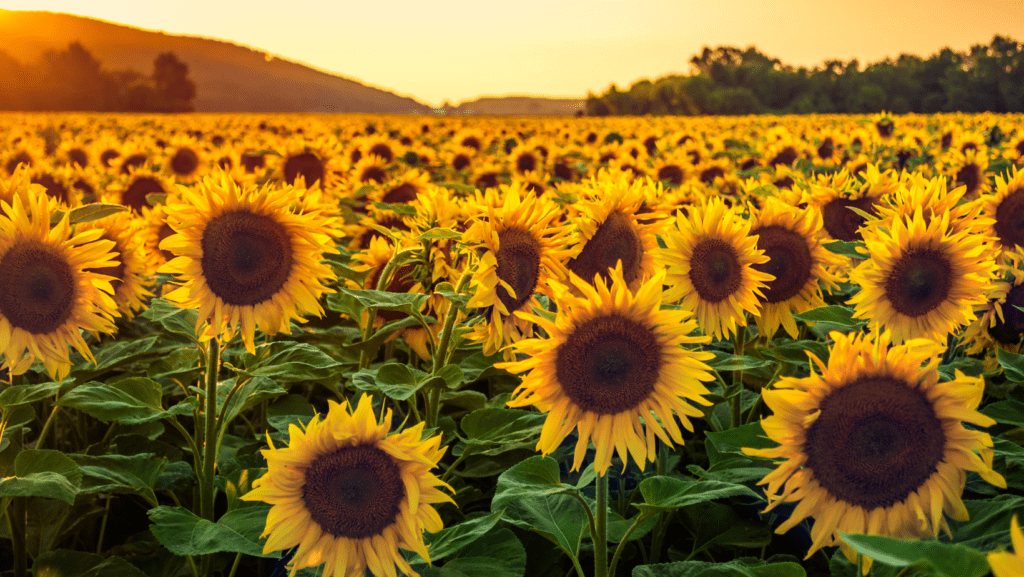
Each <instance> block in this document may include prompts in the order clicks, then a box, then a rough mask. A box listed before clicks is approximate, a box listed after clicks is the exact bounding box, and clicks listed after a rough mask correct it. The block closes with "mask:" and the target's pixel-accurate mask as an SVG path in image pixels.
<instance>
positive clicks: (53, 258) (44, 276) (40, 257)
mask: <svg viewBox="0 0 1024 577" xmlns="http://www.w3.org/2000/svg"><path fill="white" fill-rule="evenodd" d="M0 271H3V272H2V273H0V315H3V316H4V317H5V318H6V319H7V320H8V322H10V323H11V325H12V326H14V327H16V328H20V329H22V330H25V331H28V332H30V333H32V334H34V335H39V334H47V333H51V332H53V331H55V330H57V329H58V328H59V327H60V326H61V325H62V324H63V323H64V321H66V320H67V319H68V317H70V316H71V312H72V310H74V306H75V298H76V286H75V277H74V271H73V270H72V269H71V265H70V264H68V262H67V259H66V258H65V257H64V255H63V254H61V253H60V252H59V251H58V250H57V249H55V248H53V247H50V246H48V245H45V244H43V243H41V242H39V241H36V240H24V241H19V242H17V243H15V244H14V246H12V247H11V248H10V249H9V250H8V251H7V253H6V254H4V256H3V258H2V259H0ZM12 360H13V361H17V360H18V359H12Z"/></svg>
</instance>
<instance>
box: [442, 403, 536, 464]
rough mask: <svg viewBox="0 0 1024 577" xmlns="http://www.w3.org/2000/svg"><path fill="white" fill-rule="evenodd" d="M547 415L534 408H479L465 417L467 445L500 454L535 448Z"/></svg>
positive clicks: (477, 451)
mask: <svg viewBox="0 0 1024 577" xmlns="http://www.w3.org/2000/svg"><path fill="white" fill-rule="evenodd" d="M545 419H547V415H545V414H544V413H536V412H532V411H522V410H518V409H480V410H477V411H473V412H472V413H470V414H468V415H466V416H465V417H463V418H462V421H461V423H460V427H461V428H462V432H463V433H464V434H465V435H466V445H467V446H468V447H471V448H472V449H473V450H474V452H475V453H479V454H483V455H498V454H500V453H504V452H506V451H512V450H515V449H532V448H534V447H535V446H536V444H537V439H538V438H540V431H541V429H542V428H543V426H544V420H545ZM459 454H461V453H459Z"/></svg>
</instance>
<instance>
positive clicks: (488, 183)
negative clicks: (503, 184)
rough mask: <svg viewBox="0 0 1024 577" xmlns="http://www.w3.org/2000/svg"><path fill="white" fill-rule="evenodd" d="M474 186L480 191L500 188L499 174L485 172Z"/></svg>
mask: <svg viewBox="0 0 1024 577" xmlns="http://www.w3.org/2000/svg"><path fill="white" fill-rule="evenodd" d="M473 186H475V187H477V188H479V189H480V190H485V189H488V188H495V187H497V186H498V173H496V172H485V173H483V174H481V175H480V176H479V177H477V179H476V181H475V182H473Z"/></svg>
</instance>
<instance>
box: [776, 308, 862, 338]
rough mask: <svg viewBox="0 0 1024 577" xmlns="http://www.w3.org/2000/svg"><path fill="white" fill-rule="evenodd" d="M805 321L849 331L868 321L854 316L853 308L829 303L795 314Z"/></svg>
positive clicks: (829, 328)
mask: <svg viewBox="0 0 1024 577" xmlns="http://www.w3.org/2000/svg"><path fill="white" fill-rule="evenodd" d="M793 317H794V318H796V319H797V320H801V321H804V322H805V323H817V324H819V325H822V329H826V330H838V331H842V332H849V331H851V330H855V329H860V328H862V327H864V326H865V325H866V324H867V322H865V321H863V320H859V319H855V318H853V309H851V308H849V307H844V306H840V305H828V306H824V307H820V308H816V309H811V310H809V311H804V312H802V313H795V314H794V315H793Z"/></svg>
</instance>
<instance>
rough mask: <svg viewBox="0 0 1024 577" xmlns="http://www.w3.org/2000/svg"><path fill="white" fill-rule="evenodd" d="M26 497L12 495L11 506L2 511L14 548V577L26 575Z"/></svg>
mask: <svg viewBox="0 0 1024 577" xmlns="http://www.w3.org/2000/svg"><path fill="white" fill-rule="evenodd" d="M26 499H27V497H13V498H12V499H11V506H10V507H8V509H7V510H6V511H4V513H5V516H6V517H7V528H8V529H10V531H11V546H12V548H13V549H14V577H27V576H28V548H27V547H26V546H25V533H26V531H27V530H28V527H27V523H28V518H27V517H26V515H25V511H26V509H27V506H26V505H27V503H26Z"/></svg>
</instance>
